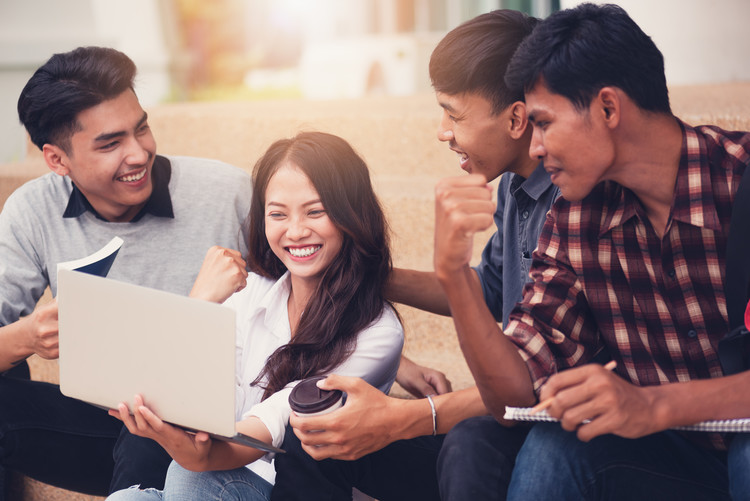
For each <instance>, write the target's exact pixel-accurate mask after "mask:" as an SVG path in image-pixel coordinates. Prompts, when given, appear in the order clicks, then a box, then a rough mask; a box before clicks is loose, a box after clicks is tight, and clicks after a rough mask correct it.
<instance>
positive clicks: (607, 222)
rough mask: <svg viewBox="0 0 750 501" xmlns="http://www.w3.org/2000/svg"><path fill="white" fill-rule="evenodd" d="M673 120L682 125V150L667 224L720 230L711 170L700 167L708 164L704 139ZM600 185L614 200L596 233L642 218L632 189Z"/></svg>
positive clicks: (610, 184) (688, 127) (607, 183)
mask: <svg viewBox="0 0 750 501" xmlns="http://www.w3.org/2000/svg"><path fill="white" fill-rule="evenodd" d="M675 120H677V123H678V124H679V125H680V127H681V128H682V151H681V153H680V165H679V167H678V170H677V179H676V182H675V189H674V198H673V199H672V208H671V209H670V214H669V221H670V223H669V224H671V222H672V221H680V222H683V223H687V224H691V225H693V226H697V227H702V228H707V229H709V230H714V231H718V230H721V222H720V221H719V215H718V213H717V211H716V204H715V201H714V195H713V191H712V189H711V173H710V171H709V170H708V169H702V168H701V165H709V164H710V163H711V162H710V160H709V158H708V153H707V146H706V141H705V138H704V137H703V136H700V135H699V134H697V133H696V131H695V129H694V128H693V127H690V126H689V125H687V124H685V123H683V122H682V121H681V120H679V119H677V118H676V119H675ZM603 184H604V185H605V186H603V187H602V189H603V190H605V193H607V192H610V195H611V198H609V199H610V200H613V203H612V205H611V206H610V209H609V210H607V213H606V215H605V217H604V218H603V219H602V224H601V227H600V230H599V236H602V235H604V234H605V233H607V232H608V231H610V230H612V229H613V228H615V227H617V226H620V225H622V224H624V223H625V222H626V221H628V220H629V219H630V218H631V217H635V216H638V217H640V218H644V217H645V214H644V212H643V209H642V204H641V202H640V200H638V198H637V197H636V196H635V194H634V193H633V192H632V191H631V190H629V189H627V188H624V187H622V186H620V185H618V184H616V183H613V182H605V183H603Z"/></svg>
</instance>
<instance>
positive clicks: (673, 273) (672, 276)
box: [667, 270, 676, 278]
mask: <svg viewBox="0 0 750 501" xmlns="http://www.w3.org/2000/svg"><path fill="white" fill-rule="evenodd" d="M667 275H669V278H674V276H675V275H676V273H675V271H674V270H669V271H668V272H667Z"/></svg>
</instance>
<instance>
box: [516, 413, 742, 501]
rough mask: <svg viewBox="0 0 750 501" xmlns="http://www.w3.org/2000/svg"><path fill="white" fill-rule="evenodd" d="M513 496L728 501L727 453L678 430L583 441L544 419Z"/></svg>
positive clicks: (520, 465)
mask: <svg viewBox="0 0 750 501" xmlns="http://www.w3.org/2000/svg"><path fill="white" fill-rule="evenodd" d="M738 445H739V444H738ZM742 474H743V476H745V477H746V476H747V475H748V472H747V471H745V472H742ZM508 499H510V500H529V499H557V500H575V501H580V500H607V501H617V500H628V501H630V500H634V499H658V500H661V501H667V500H672V499H674V500H680V501H686V500H701V501H706V500H728V499H729V486H728V474H727V454H726V453H723V452H719V451H714V450H709V449H704V448H702V447H700V446H698V445H696V444H694V443H693V442H691V441H690V440H688V439H686V438H685V437H684V436H683V435H681V434H679V433H677V432H674V431H665V432H661V433H655V434H653V435H648V436H646V437H642V438H638V439H627V438H621V437H617V436H614V435H604V436H600V437H597V438H594V439H593V440H591V441H590V442H581V441H580V440H578V438H577V437H576V435H575V433H571V432H567V431H565V430H563V429H562V428H561V427H560V425H559V424H558V423H540V424H537V425H535V426H534V427H533V428H532V429H531V431H530V432H529V435H528V437H527V438H526V442H525V443H524V445H523V447H521V451H520V452H519V453H518V458H517V459H516V467H515V470H514V472H513V477H512V479H511V483H510V488H509V491H508Z"/></svg>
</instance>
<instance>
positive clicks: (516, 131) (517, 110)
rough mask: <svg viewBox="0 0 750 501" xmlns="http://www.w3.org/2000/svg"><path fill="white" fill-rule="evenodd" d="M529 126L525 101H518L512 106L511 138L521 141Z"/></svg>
mask: <svg viewBox="0 0 750 501" xmlns="http://www.w3.org/2000/svg"><path fill="white" fill-rule="evenodd" d="M528 125H529V119H528V116H527V115H526V104H525V103H524V102H523V101H516V102H515V103H513V104H511V105H510V130H509V133H510V137H512V138H513V139H520V138H521V136H523V134H524V132H526V128H527V127H528Z"/></svg>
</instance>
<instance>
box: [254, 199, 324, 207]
mask: <svg viewBox="0 0 750 501" xmlns="http://www.w3.org/2000/svg"><path fill="white" fill-rule="evenodd" d="M322 203H323V202H321V201H320V199H319V198H316V199H315V200H310V201H309V202H305V203H303V204H302V206H303V207H307V206H308V205H315V204H322ZM270 205H273V206H275V207H286V204H282V203H281V202H274V201H273V200H271V201H268V202H266V206H270Z"/></svg>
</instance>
